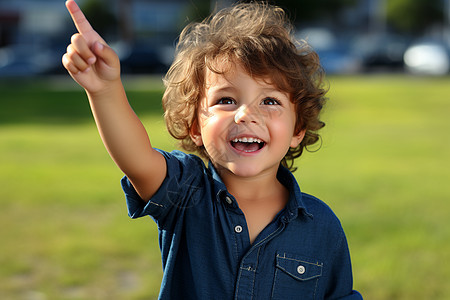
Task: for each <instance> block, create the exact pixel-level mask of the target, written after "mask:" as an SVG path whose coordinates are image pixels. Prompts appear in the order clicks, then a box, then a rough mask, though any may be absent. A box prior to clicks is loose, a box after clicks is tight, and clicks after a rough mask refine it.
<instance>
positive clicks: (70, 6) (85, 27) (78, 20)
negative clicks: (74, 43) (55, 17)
mask: <svg viewBox="0 0 450 300" xmlns="http://www.w3.org/2000/svg"><path fill="white" fill-rule="evenodd" d="M66 7H67V10H68V11H69V13H70V16H71V17H72V20H73V23H74V24H75V26H76V27H77V30H78V32H79V33H81V34H82V35H83V34H86V33H88V32H91V31H93V29H92V26H91V24H90V23H89V21H88V20H87V19H86V17H85V16H84V14H83V12H82V11H81V9H80V7H79V6H78V4H77V3H76V2H75V1H73V0H68V1H67V2H66Z"/></svg>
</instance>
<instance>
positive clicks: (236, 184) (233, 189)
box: [220, 170, 287, 203]
mask: <svg viewBox="0 0 450 300" xmlns="http://www.w3.org/2000/svg"><path fill="white" fill-rule="evenodd" d="M277 171H278V170H274V171H273V172H268V173H265V174H260V175H258V176H255V177H240V176H236V175H234V174H232V173H231V172H229V171H228V170H224V171H223V172H220V176H221V178H222V181H223V182H224V183H225V186H226V187H227V189H228V191H229V192H230V193H231V194H232V195H233V196H234V197H235V198H236V199H237V201H238V203H242V202H244V201H245V202H248V201H251V202H260V201H264V200H267V199H276V198H278V197H280V196H283V195H285V194H286V193H287V190H286V188H285V187H284V186H283V185H282V184H281V183H280V182H279V181H278V179H277Z"/></svg>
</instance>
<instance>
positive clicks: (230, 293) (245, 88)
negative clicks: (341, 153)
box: [63, 0, 361, 299]
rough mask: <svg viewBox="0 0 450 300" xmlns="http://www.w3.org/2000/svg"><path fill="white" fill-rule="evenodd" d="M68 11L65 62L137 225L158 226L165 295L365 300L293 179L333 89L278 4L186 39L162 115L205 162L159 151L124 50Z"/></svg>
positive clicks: (244, 11) (338, 240)
mask: <svg viewBox="0 0 450 300" xmlns="http://www.w3.org/2000/svg"><path fill="white" fill-rule="evenodd" d="M66 5H67V8H68V10H69V12H70V14H71V15H72V18H73V20H74V23H75V25H76V27H77V29H78V32H79V33H77V34H75V35H74V36H73V37H72V42H71V44H70V45H69V46H68V48H67V53H66V54H65V55H64V57H63V64H64V66H65V68H66V69H67V70H68V71H69V73H70V75H71V76H72V77H73V78H74V80H76V81H77V82H78V83H79V84H80V85H81V86H82V87H83V88H84V89H85V90H86V92H87V95H88V98H89V102H90V105H91V109H92V112H93V115H94V117H95V121H96V123H97V126H98V129H99V132H100V135H101V137H102V139H103V142H104V144H105V146H106V148H107V150H108V151H109V153H110V155H111V157H112V158H113V160H114V161H115V162H116V164H117V165H118V166H119V167H120V168H121V169H122V171H123V172H124V173H125V175H126V176H125V177H124V178H123V179H122V187H123V189H124V191H125V195H126V199H127V205H128V210H129V214H130V216H131V217H132V218H138V217H141V216H145V215H150V216H151V217H152V218H153V219H154V220H155V221H156V223H157V225H158V229H159V234H160V247H161V253H162V263H163V268H164V275H163V280H162V286H161V291H160V299H214V298H218V299H324V298H326V299H337V298H345V299H361V295H360V294H359V293H358V292H356V291H353V290H352V271H351V264H350V256H349V251H348V246H347V241H346V238H345V235H344V232H343V230H342V227H341V225H340V222H339V220H338V219H337V217H336V216H335V215H334V214H333V212H332V211H331V210H330V208H329V207H328V206H326V204H324V203H323V202H322V201H320V200H318V199H317V198H314V197H313V196H310V195H307V194H304V193H301V192H300V189H299V187H298V185H297V182H296V180H295V178H294V176H293V175H292V173H291V172H290V171H289V170H288V168H289V167H290V168H292V160H293V159H294V158H296V157H298V156H300V154H301V153H302V150H303V149H304V147H306V146H307V145H310V144H313V143H315V142H316V141H317V140H318V134H317V130H319V129H320V128H321V127H323V126H324V124H323V123H322V122H321V121H320V120H319V113H320V111H321V108H322V106H323V104H324V95H325V91H324V90H323V89H322V88H321V79H322V73H321V68H320V65H319V61H318V57H317V55H316V54H315V53H314V52H313V51H312V50H311V49H309V48H308V46H307V45H306V44H295V43H294V42H293V41H292V39H291V35H290V25H289V22H288V21H287V19H286V17H285V15H284V12H283V11H282V10H281V9H279V8H276V7H271V6H268V5H266V4H255V3H253V4H238V5H235V6H233V7H231V8H228V9H225V10H222V11H220V12H218V13H217V14H216V15H214V16H212V17H211V18H209V19H207V20H205V21H204V22H203V23H200V24H193V25H190V26H188V27H187V28H185V29H184V30H183V32H182V33H181V36H180V39H179V43H178V47H177V54H176V57H175V60H174V62H173V64H172V66H171V68H170V70H169V72H168V74H167V75H166V78H165V84H166V87H167V89H166V92H165V94H164V97H163V106H164V109H165V119H166V123H167V127H168V129H169V131H170V133H171V134H172V135H173V136H174V137H175V138H177V139H179V140H181V142H182V147H183V148H184V149H185V150H187V151H196V152H197V153H199V154H200V155H201V156H202V157H203V158H206V159H208V160H209V166H208V167H206V166H205V164H204V162H203V160H202V159H201V158H199V157H197V156H195V155H193V154H185V153H183V152H180V151H173V152H170V153H168V152H165V151H161V150H157V149H154V148H153V147H152V145H151V144H150V141H149V139H148V136H147V133H146V131H145V130H144V127H143V126H142V124H141V122H140V121H139V119H138V118H137V117H136V115H135V114H134V112H133V110H132V109H131V107H130V105H129V104H128V101H127V98H126V95H125V92H124V89H123V86H122V84H121V80H120V66H119V65H120V63H119V59H118V58H117V55H116V54H115V53H114V51H113V50H112V49H111V48H110V47H108V46H107V44H106V43H105V41H104V40H103V39H102V38H101V37H100V36H99V35H98V34H97V33H96V32H95V31H94V30H93V29H92V27H91V26H90V25H89V23H88V21H87V20H86V18H85V17H84V15H83V13H82V12H81V11H80V9H79V8H78V6H77V5H76V4H75V2H74V1H73V0H69V1H67V3H66Z"/></svg>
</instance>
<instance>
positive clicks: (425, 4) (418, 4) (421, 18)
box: [385, 0, 444, 33]
mask: <svg viewBox="0 0 450 300" xmlns="http://www.w3.org/2000/svg"><path fill="white" fill-rule="evenodd" d="M385 1H386V0H385ZM386 4H387V7H386V10H387V21H388V24H389V25H390V26H391V27H393V28H394V29H396V30H397V31H401V32H407V33H422V32H423V31H424V30H426V29H427V28H429V27H430V26H433V25H438V24H442V23H443V21H444V1H442V0H389V1H386Z"/></svg>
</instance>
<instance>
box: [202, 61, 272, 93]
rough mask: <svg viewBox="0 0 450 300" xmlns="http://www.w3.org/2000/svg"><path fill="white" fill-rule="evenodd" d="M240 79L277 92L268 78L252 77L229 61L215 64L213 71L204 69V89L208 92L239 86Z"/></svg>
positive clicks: (242, 68) (239, 64) (241, 67)
mask: <svg viewBox="0 0 450 300" xmlns="http://www.w3.org/2000/svg"><path fill="white" fill-rule="evenodd" d="M242 79H247V80H248V79H251V80H254V81H255V82H257V83H258V84H259V85H260V86H262V87H265V88H268V89H274V90H279V89H278V88H277V87H276V85H275V82H274V80H273V79H272V78H271V77H270V76H268V75H265V76H258V77H256V76H252V75H251V74H250V72H249V71H248V70H246V69H245V68H244V66H243V65H242V64H241V63H235V62H230V61H227V62H221V63H216V64H215V66H214V68H213V69H211V68H206V70H205V89H206V90H209V89H210V88H212V87H217V86H234V85H236V84H238V85H239V84H240V83H242Z"/></svg>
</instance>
